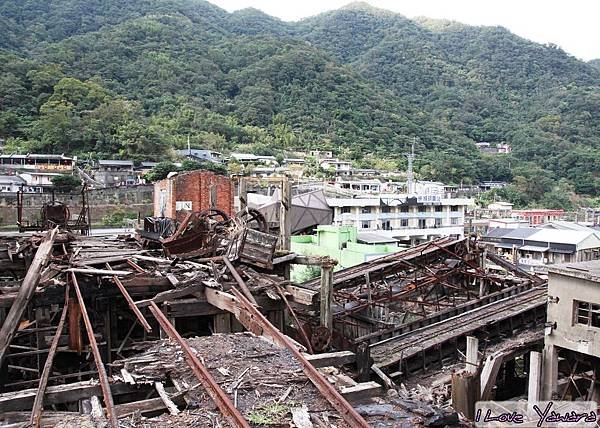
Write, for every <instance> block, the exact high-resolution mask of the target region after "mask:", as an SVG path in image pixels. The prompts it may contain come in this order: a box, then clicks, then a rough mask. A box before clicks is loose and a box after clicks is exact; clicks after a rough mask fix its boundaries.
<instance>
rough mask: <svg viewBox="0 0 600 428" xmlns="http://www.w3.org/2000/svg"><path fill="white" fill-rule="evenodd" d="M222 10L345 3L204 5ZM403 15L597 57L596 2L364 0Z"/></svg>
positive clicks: (297, 14)
mask: <svg viewBox="0 0 600 428" xmlns="http://www.w3.org/2000/svg"><path fill="white" fill-rule="evenodd" d="M209 1H210V2H211V3H214V4H217V5H218V6H220V7H222V8H223V9H226V10H228V11H230V12H231V11H234V10H237V9H243V8H246V7H254V8H256V9H260V10H262V11H264V12H266V13H268V14H269V15H272V16H276V17H278V18H280V19H283V20H285V21H296V20H299V19H302V18H305V17H307V16H311V15H316V14H318V13H321V12H324V11H327V10H332V9H338V8H340V7H342V6H344V5H346V4H348V3H350V2H351V1H350V0H296V1H293V0H209ZM368 3H370V4H371V5H373V6H376V7H380V8H383V9H388V10H392V11H394V12H398V13H401V14H403V15H404V16H407V17H409V18H412V17H415V16H427V17H430V18H445V19H451V20H454V21H459V22H463V23H465V24H470V25H502V26H504V27H506V28H508V29H509V30H511V31H512V32H513V33H516V34H518V35H519V36H521V37H525V38H527V39H530V40H533V41H535V42H538V43H548V42H551V43H555V44H557V45H559V46H560V47H561V48H563V49H564V50H565V51H567V52H569V53H570V54H572V55H575V56H576V57H578V58H580V59H584V60H590V59H594V58H600V0H368Z"/></svg>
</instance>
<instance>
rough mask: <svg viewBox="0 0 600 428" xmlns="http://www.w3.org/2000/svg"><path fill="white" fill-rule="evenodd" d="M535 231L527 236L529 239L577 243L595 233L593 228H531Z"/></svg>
mask: <svg viewBox="0 0 600 428" xmlns="http://www.w3.org/2000/svg"><path fill="white" fill-rule="evenodd" d="M533 230H535V231H536V232H535V233H534V234H532V235H530V236H528V237H527V239H528V240H529V241H541V242H555V243H559V244H573V245H577V244H579V243H580V242H581V241H583V240H585V239H587V238H588V237H589V236H590V235H595V233H594V231H593V230H590V231H580V230H558V229H533Z"/></svg>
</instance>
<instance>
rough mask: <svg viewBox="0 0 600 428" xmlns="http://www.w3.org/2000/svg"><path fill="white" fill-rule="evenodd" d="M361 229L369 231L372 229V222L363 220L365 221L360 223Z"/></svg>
mask: <svg viewBox="0 0 600 428" xmlns="http://www.w3.org/2000/svg"><path fill="white" fill-rule="evenodd" d="M360 227H361V228H362V229H368V228H369V227H371V222H370V221H368V220H363V221H362V222H361V223H360Z"/></svg>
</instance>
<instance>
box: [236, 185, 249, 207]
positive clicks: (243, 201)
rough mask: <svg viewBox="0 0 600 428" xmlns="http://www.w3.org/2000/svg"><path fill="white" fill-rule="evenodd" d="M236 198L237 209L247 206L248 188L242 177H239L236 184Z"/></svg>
mask: <svg viewBox="0 0 600 428" xmlns="http://www.w3.org/2000/svg"><path fill="white" fill-rule="evenodd" d="M238 199H239V203H240V206H239V211H242V210H244V209H245V208H246V207H247V206H248V189H247V187H246V180H245V179H244V177H240V181H239V184H238Z"/></svg>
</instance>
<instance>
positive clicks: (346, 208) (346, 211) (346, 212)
mask: <svg viewBox="0 0 600 428" xmlns="http://www.w3.org/2000/svg"><path fill="white" fill-rule="evenodd" d="M340 211H341V213H342V214H350V212H351V211H352V207H342V209H341V210H340Z"/></svg>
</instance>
